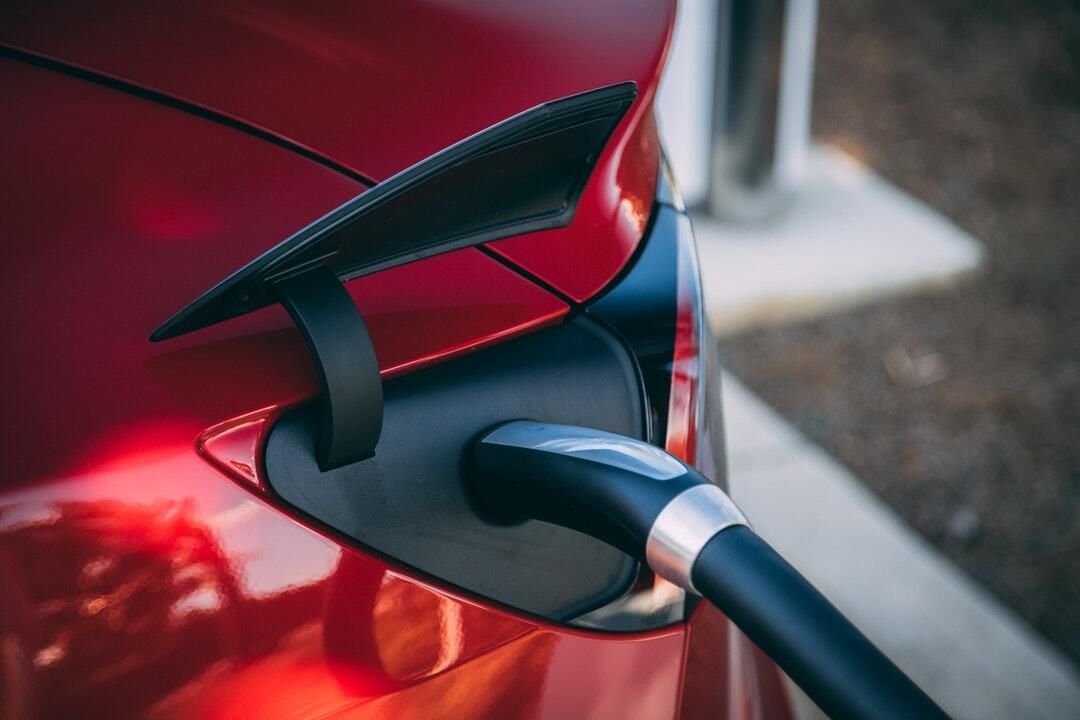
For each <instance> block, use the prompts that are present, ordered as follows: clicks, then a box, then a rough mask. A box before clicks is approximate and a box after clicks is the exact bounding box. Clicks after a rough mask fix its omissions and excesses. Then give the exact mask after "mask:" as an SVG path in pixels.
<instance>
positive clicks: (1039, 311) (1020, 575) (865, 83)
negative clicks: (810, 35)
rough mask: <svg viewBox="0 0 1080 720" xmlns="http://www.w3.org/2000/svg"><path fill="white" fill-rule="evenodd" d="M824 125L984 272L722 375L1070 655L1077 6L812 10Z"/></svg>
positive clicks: (817, 108) (825, 6)
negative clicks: (955, 230)
mask: <svg viewBox="0 0 1080 720" xmlns="http://www.w3.org/2000/svg"><path fill="white" fill-rule="evenodd" d="M814 123H815V134H816V136H817V138H818V140H819V141H820V142H825V143H831V144H834V145H838V146H839V147H841V148H843V149H844V150H845V151H847V152H848V153H850V154H852V155H855V156H856V157H859V158H861V159H863V160H864V161H865V162H866V163H867V164H869V165H870V166H872V167H874V168H875V169H877V170H878V171H879V172H881V173H882V174H883V175H885V176H886V177H888V178H889V179H890V180H892V181H893V182H895V183H896V184H897V185H899V186H900V187H902V188H904V189H905V190H907V191H909V192H911V193H912V194H913V195H915V196H916V197H918V198H920V199H921V200H923V201H925V202H927V203H928V204H930V205H932V206H933V207H935V208H937V209H938V210H939V211H941V212H942V213H944V214H945V215H947V216H948V217H949V218H951V219H952V220H953V221H955V222H956V223H958V224H959V225H961V226H962V227H964V228H965V229H967V230H968V231H970V232H972V233H973V234H974V235H975V236H976V237H978V238H980V239H981V240H982V241H984V242H985V243H986V245H987V260H986V268H985V272H984V274H983V275H982V276H981V277H979V278H976V279H975V280H973V281H969V282H968V283H966V284H964V285H963V286H961V287H957V288H955V289H952V290H948V291H943V292H940V293H934V294H925V295H921V296H918V297H912V298H907V299H902V300H897V301H892V302H889V303H888V304H883V305H879V306H875V307H869V308H864V309H862V310H858V311H854V312H849V313H846V314H843V315H838V316H834V317H831V318H829V319H826V320H822V321H818V322H813V323H807V324H802V325H796V326H789V327H785V328H780V329H770V330H761V331H755V332H750V333H744V334H742V335H739V336H736V337H733V338H729V339H727V340H725V341H723V342H722V343H721V352H722V356H723V359H724V361H725V363H726V365H727V366H728V367H729V368H730V369H731V370H732V371H733V372H734V374H735V375H736V376H738V377H739V378H741V379H742V380H743V381H744V382H746V383H747V384H748V385H750V386H751V387H752V388H753V389H754V390H755V391H756V392H757V393H758V394H759V395H761V396H763V397H764V398H765V399H766V400H767V401H768V402H769V403H770V404H772V405H773V406H774V407H776V408H777V409H779V410H780V411H781V412H782V413H784V414H785V415H786V416H787V417H788V418H789V419H791V420H792V421H793V422H794V423H795V424H796V425H797V426H799V428H800V429H801V430H802V431H803V432H805V433H806V434H807V435H808V436H810V437H811V438H812V439H813V440H814V441H816V442H817V443H818V444H820V445H821V446H822V447H824V448H825V449H827V450H828V451H830V452H831V453H833V454H834V455H835V456H836V457H838V458H839V459H840V460H841V461H842V462H843V463H844V464H846V465H847V466H848V467H850V468H851V469H852V470H853V471H854V472H855V474H856V475H858V476H859V477H861V478H863V479H864V480H865V481H866V482H867V483H868V484H869V485H870V486H871V487H872V489H874V490H875V491H877V492H878V493H879V494H880V495H881V496H882V497H883V498H884V499H885V500H886V501H888V502H889V503H890V504H891V505H892V506H893V507H894V508H895V509H896V510H897V511H898V512H899V513H901V514H902V515H903V516H904V518H905V519H906V520H907V521H908V522H909V523H910V524H911V525H912V526H913V527H914V528H915V529H916V530H918V531H919V532H921V533H922V534H923V535H924V536H925V537H927V538H928V539H929V540H930V541H931V542H933V543H934V544H935V545H937V546H938V547H939V548H940V549H941V550H943V551H944V552H945V553H946V554H947V555H948V556H949V557H950V558H952V559H953V560H955V561H956V562H957V563H958V564H960V565H961V566H962V567H964V568H966V569H967V570H968V571H969V572H971V573H972V574H973V575H974V576H975V577H977V578H978V579H980V580H981V581H982V582H983V583H985V584H986V585H987V586H988V587H989V588H990V589H991V590H993V591H994V592H996V593H997V594H998V595H999V596H1000V597H1001V598H1002V599H1004V600H1005V601H1006V602H1007V603H1008V604H1010V605H1012V606H1013V607H1014V608H1016V609H1017V610H1018V611H1019V612H1020V613H1021V614H1022V615H1023V616H1024V617H1026V618H1027V619H1028V620H1029V621H1030V622H1031V623H1032V624H1033V625H1034V626H1035V627H1036V628H1037V629H1039V630H1040V631H1041V632H1042V633H1043V634H1044V635H1045V636H1046V637H1047V638H1048V639H1050V641H1051V642H1053V643H1054V644H1056V645H1057V646H1058V647H1060V648H1061V649H1062V650H1064V651H1065V652H1066V653H1067V654H1069V655H1070V656H1071V657H1072V658H1073V660H1074V661H1080V512H1078V509H1080V4H1078V3H1075V2H1065V1H1064V0H1059V1H1057V2H1021V1H1020V0H991V1H988V2H987V1H984V2H974V1H965V2H961V1H960V0H944V1H943V2H936V3H931V2H922V3H892V2H887V1H886V0H824V2H822V3H821V8H820V35H819V39H818V64H817V75H816V78H815V102H814ZM897 582H901V583H902V582H903V579H902V578H901V579H898V581H897Z"/></svg>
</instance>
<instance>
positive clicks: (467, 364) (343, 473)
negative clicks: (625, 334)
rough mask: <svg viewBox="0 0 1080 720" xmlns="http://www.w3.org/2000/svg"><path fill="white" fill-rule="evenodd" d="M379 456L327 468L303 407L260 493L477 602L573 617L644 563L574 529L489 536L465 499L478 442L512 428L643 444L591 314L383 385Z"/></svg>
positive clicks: (273, 455) (619, 350)
mask: <svg viewBox="0 0 1080 720" xmlns="http://www.w3.org/2000/svg"><path fill="white" fill-rule="evenodd" d="M383 390H384V403H385V419H384V424H383V430H382V437H381V439H380V441H379V450H378V454H377V455H376V456H375V457H374V458H371V459H369V460H365V461H363V462H357V463H352V464H350V465H346V466H343V467H341V468H337V469H332V470H328V471H323V470H322V469H320V468H319V467H318V465H317V463H316V462H315V459H314V448H315V444H316V442H317V436H318V430H319V421H318V413H317V410H316V408H314V407H312V406H306V407H304V408H300V409H297V410H295V411H292V412H290V413H287V414H286V415H285V416H283V417H282V418H281V419H280V420H279V421H278V422H277V423H276V424H275V426H274V428H273V429H272V430H271V432H270V435H269V438H268V440H267V443H266V450H265V455H264V467H265V471H266V479H267V484H268V485H269V486H270V488H271V490H272V491H273V492H274V493H275V494H277V495H278V496H279V497H280V498H281V499H282V500H283V501H284V503H286V504H288V505H290V506H292V507H294V508H296V509H297V510H298V511H299V512H300V513H302V514H303V515H305V516H307V517H308V518H311V519H313V520H315V521H317V522H319V523H321V524H323V525H325V526H327V527H328V528H331V529H332V530H334V531H336V532H338V533H341V534H342V535H344V536H346V537H348V538H350V539H351V541H352V542H354V543H359V544H362V545H363V546H365V548H366V549H367V550H369V551H371V552H374V553H376V554H379V555H382V556H384V557H388V558H391V559H393V560H394V561H396V562H397V563H400V564H403V565H405V566H407V567H409V568H410V571H413V572H420V573H423V574H425V575H428V576H431V577H434V578H438V579H440V580H441V581H443V582H445V583H449V584H452V585H454V586H456V587H459V588H462V589H464V590H467V591H470V592H473V593H476V594H477V595H480V596H482V597H484V598H487V599H489V600H493V601H495V602H498V603H501V604H503V605H506V606H508V607H513V608H516V609H517V610H521V611H524V612H527V613H532V614H535V615H539V616H542V617H545V618H548V619H551V620H555V621H560V622H564V621H569V620H571V619H573V618H575V617H578V616H580V615H582V614H584V613H587V612H590V611H591V610H593V609H595V608H598V607H602V606H605V605H607V604H608V603H610V602H611V601H613V600H615V599H616V598H618V597H620V596H621V595H623V594H624V593H625V592H626V591H627V590H628V589H629V588H630V587H631V585H632V584H633V582H634V580H635V578H636V577H637V569H638V565H637V563H636V562H634V561H633V560H632V559H631V558H629V557H628V556H626V555H625V554H624V553H622V552H620V551H618V550H616V549H614V548H611V547H609V546H606V545H605V544H604V543H601V542H599V541H597V540H594V539H592V538H589V537H586V536H585V535H582V534H580V533H577V532H574V531H571V530H566V529H564V528H558V527H556V526H554V525H549V524H547V523H539V522H528V523H523V524H520V525H514V526H509V527H508V526H503V527H498V526H493V525H491V524H489V523H486V522H484V521H483V520H482V519H481V518H479V517H478V516H477V514H476V513H475V511H474V509H473V507H472V505H471V503H470V501H469V498H468V497H467V495H466V491H465V488H466V486H467V482H466V477H467V474H468V472H469V468H468V466H467V464H466V458H467V454H468V451H469V448H470V446H471V444H472V442H473V440H474V439H475V438H476V437H478V436H479V435H481V434H482V433H484V432H485V431H486V430H488V429H489V428H490V427H492V426H493V425H495V424H497V423H500V422H503V421H505V420H506V419H507V418H514V417H531V418H534V419H537V420H541V421H546V422H559V423H570V424H579V425H589V426H591V427H599V428H603V429H606V430H608V431H610V432H617V433H620V434H624V435H629V436H631V437H636V438H643V437H644V434H645V433H644V427H643V426H642V421H641V417H642V416H641V411H640V408H641V406H642V404H643V400H642V398H641V394H640V390H639V385H638V380H637V376H636V372H635V368H634V367H633V360H632V358H631V357H630V356H629V355H628V354H627V352H626V350H625V349H624V348H623V347H622V346H621V345H620V344H619V343H618V342H617V340H616V339H615V338H614V337H613V336H612V334H611V333H610V332H608V331H606V330H604V329H602V328H601V327H599V326H598V325H597V324H596V323H594V322H592V321H591V320H589V319H588V318H585V317H579V318H577V319H575V320H573V321H570V322H568V323H566V324H564V325H559V326H557V327H553V328H548V329H546V330H541V331H538V332H536V333H533V334H530V335H528V336H526V337H523V338H519V339H516V340H511V341H509V342H506V343H503V344H500V345H497V346H494V347H491V348H488V349H485V350H483V351H480V352H477V353H475V354H473V355H468V356H465V357H461V358H457V359H455V360H451V361H448V362H445V363H442V364H440V365H437V366H435V367H431V368H428V369H425V370H420V371H418V372H415V373H410V374H409V375H405V376H402V377H400V378H395V379H394V380H391V381H389V382H387V383H386V384H385V385H384V388H383Z"/></svg>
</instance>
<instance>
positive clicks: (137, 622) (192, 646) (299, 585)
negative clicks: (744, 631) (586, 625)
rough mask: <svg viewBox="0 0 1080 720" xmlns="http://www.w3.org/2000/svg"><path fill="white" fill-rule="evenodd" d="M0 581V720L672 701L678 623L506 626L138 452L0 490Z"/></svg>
mask: <svg viewBox="0 0 1080 720" xmlns="http://www.w3.org/2000/svg"><path fill="white" fill-rule="evenodd" d="M0 576H2V578H3V581H4V582H3V587H4V601H3V603H2V605H0V606H2V607H3V608H4V613H3V615H2V616H0V646H2V647H4V648H5V649H6V650H7V652H6V654H5V655H4V656H3V662H2V665H0V669H2V672H3V675H4V678H3V679H4V680H5V682H6V683H8V684H9V685H8V686H9V687H12V688H13V689H14V694H12V695H9V696H7V697H4V698H3V702H5V703H8V705H7V706H6V708H5V709H10V708H11V707H13V706H15V705H16V704H18V705H21V706H22V707H23V708H24V709H25V710H26V714H24V715H17V714H11V715H6V717H15V718H18V717H39V716H40V717H46V718H51V717H70V716H71V712H72V709H73V708H79V712H80V714H81V715H82V716H84V717H113V718H119V717H139V716H148V717H165V718H169V717H175V718H189V717H209V718H251V717H280V718H310V717H314V716H318V717H344V716H348V717H371V718H383V717H394V718H397V717H490V718H506V717H517V716H528V717H549V718H562V717H567V716H580V715H589V716H593V717H612V718H615V717H627V716H632V715H634V714H635V713H636V712H638V711H639V710H640V709H641V708H648V709H650V715H649V716H650V717H672V716H673V713H674V704H675V699H676V698H677V695H678V692H677V691H678V683H679V669H680V656H681V653H682V646H683V638H684V630H683V629H682V628H681V627H677V628H673V629H671V630H667V631H663V632H658V633H653V634H650V635H643V636H626V637H622V636H620V637H617V638H601V637H598V636H596V635H591V634H587V633H579V632H568V631H566V630H565V629H561V628H554V627H550V626H546V625H543V624H539V623H535V622H530V621H528V620H525V619H523V618H519V617H514V616H512V615H509V614H506V613H504V612H501V611H499V610H496V609H493V608H490V607H486V606H483V605H480V604H478V603H476V602H474V601H472V600H470V599H468V598H465V597H463V596H460V595H458V594H455V593H454V592H452V591H450V590H448V589H445V588H438V587H435V586H433V585H430V584H427V583H425V582H423V581H422V580H419V579H416V578H413V577H409V576H407V575H405V574H403V573H402V572H401V571H398V570H396V569H394V568H393V567H391V566H390V565H387V564H386V563H384V562H382V561H379V560H377V559H375V558H373V557H370V556H367V555H364V554H361V553H359V552H356V551H352V550H349V549H347V548H344V547H343V546H342V545H341V544H339V543H338V542H336V541H335V540H333V539H332V538H328V537H325V536H322V535H320V534H319V533H316V532H313V531H312V530H311V529H310V528H308V527H305V526H303V525H301V524H300V523H297V522H295V521H294V520H292V519H290V518H288V517H286V516H285V515H283V514H282V513H281V512H280V511H279V510H277V509H275V508H273V507H271V506H270V505H268V504H267V503H266V502H264V501H262V500H260V499H258V498H257V497H255V496H253V495H252V494H251V493H249V492H246V491H245V490H243V489H242V488H241V487H240V486H238V485H235V484H233V483H232V482H229V481H227V480H223V478H222V477H221V475H220V474H218V473H217V471H216V470H215V469H214V468H212V467H211V466H210V465H208V464H207V463H205V462H203V460H202V459H201V458H199V457H198V456H196V455H195V454H194V453H193V452H191V450H190V448H180V447H176V448H172V449H169V450H166V451H163V450H162V448H161V446H160V445H159V444H158V443H156V442H154V443H150V444H148V445H147V447H145V448H144V451H143V452H141V453H140V452H136V451H135V450H134V449H132V450H131V451H129V452H128V453H127V454H126V455H125V457H124V459H123V462H121V463H118V464H116V465H115V466H113V467H109V468H103V467H101V466H94V467H92V468H88V472H87V474H72V475H69V476H67V477H65V478H63V479H59V480H57V481H55V482H52V483H49V484H47V485H42V486H37V487H29V488H24V489H22V490H16V491H12V492H8V493H6V494H5V495H4V496H3V499H2V502H0ZM611 673H615V674H616V676H617V677H619V679H620V682H618V683H609V682H604V680H608V679H610V677H611ZM13 681H14V682H13ZM654 710H655V713H653V712H652V711H654Z"/></svg>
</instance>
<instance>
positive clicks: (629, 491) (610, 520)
mask: <svg viewBox="0 0 1080 720" xmlns="http://www.w3.org/2000/svg"><path fill="white" fill-rule="evenodd" d="M473 461H474V463H475V472H473V473H471V475H472V478H471V480H470V481H471V483H472V487H471V488H470V494H471V496H472V497H474V498H475V501H476V504H477V506H478V508H479V510H480V511H481V513H482V514H484V515H486V516H488V517H490V518H493V519H495V520H497V521H501V522H507V521H520V520H525V519H530V518H531V519H536V520H543V521H546V522H551V523H555V524H557V525H562V526H564V527H569V528H572V529H574V530H578V531H579V532H583V533H586V534H588V535H592V536H593V537H596V538H599V539H601V540H604V541H605V542H607V543H610V544H612V545H614V546H616V547H619V548H621V549H622V550H623V551H625V552H627V553H628V554H630V555H632V556H634V557H636V558H638V559H639V560H643V561H645V562H646V563H648V565H649V567H650V568H651V569H652V570H653V571H654V572H655V573H656V574H658V575H660V576H662V577H664V578H666V579H668V580H670V581H671V582H673V583H675V584H677V585H679V586H680V587H682V588H684V589H685V590H687V591H690V592H695V593H698V594H700V595H702V596H703V597H705V598H706V599H707V600H709V601H710V602H711V603H713V604H714V605H715V606H716V607H717V608H719V609H720V610H721V611H722V612H724V613H725V614H726V615H727V616H728V617H729V618H730V619H731V621H732V622H734V623H735V624H736V625H737V626H738V627H739V628H740V629H741V630H742V631H743V632H744V633H746V635H747V636H748V637H749V638H750V639H751V640H753V641H754V642H755V643H757V645H758V646H759V647H760V648H761V649H762V650H763V651H765V653H766V654H768V655H769V656H770V657H772V658H773V660H774V661H775V662H776V663H777V665H779V666H780V667H781V668H782V669H783V670H784V671H785V672H786V673H787V674H788V675H789V676H790V677H791V679H792V680H794V681H795V683H796V684H797V685H799V687H801V688H802V689H803V691H804V692H806V694H807V695H808V696H809V697H810V699H811V700H813V701H814V702H815V703H817V705H818V706H819V707H820V708H821V709H822V710H823V711H824V712H825V713H826V714H827V715H828V716H829V717H831V718H833V720H849V719H850V720H879V719H880V720H900V719H901V718H904V719H906V718H926V719H929V720H933V719H934V718H946V717H947V716H946V715H945V713H944V712H943V711H942V710H941V709H940V708H939V707H938V706H937V705H935V704H934V702H933V701H932V700H930V698H928V697H927V696H926V694H925V693H923V692H922V690H920V689H919V688H918V687H917V686H916V685H915V684H914V683H913V682H912V681H911V680H910V679H909V678H908V677H907V676H906V675H905V674H904V673H903V672H901V671H900V670H899V669H898V668H897V667H896V666H895V665H894V664H893V663H892V662H891V661H890V660H889V659H888V658H886V657H885V656H884V655H883V654H882V653H881V651H879V650H878V649H877V648H876V647H874V645H873V644H872V643H871V642H870V641H869V640H868V639H867V638H866V637H865V636H864V635H863V634H862V633H860V632H859V631H858V630H857V629H856V628H855V627H854V626H853V625H852V624H851V623H850V622H849V621H848V620H847V619H846V618H845V617H844V616H843V615H842V614H841V613H840V611H838V610H837V609H836V608H835V607H833V606H832V604H830V603H829V601H828V600H826V599H825V597H824V596H822V595H821V593H819V592H818V591H817V590H816V589H815V588H814V587H813V586H812V585H811V584H810V583H809V582H808V581H807V580H806V579H805V578H804V577H803V576H802V575H800V574H799V573H798V571H796V570H795V569H794V568H793V567H791V565H789V564H788V563H787V562H786V561H785V560H784V559H783V558H782V557H780V555H779V554H777V553H776V551H775V550H773V549H772V548H771V547H770V546H769V545H768V543H766V542H765V541H764V540H762V539H761V538H760V537H759V536H758V535H757V534H755V533H754V532H753V530H752V529H751V528H750V526H749V523H748V522H747V521H746V518H745V517H743V515H742V513H741V512H740V511H739V509H738V508H737V507H736V506H735V504H734V503H733V502H732V501H731V499H730V498H729V497H728V496H727V495H726V494H725V493H724V492H723V491H722V490H721V489H720V488H718V487H716V486H715V485H713V484H711V483H710V482H709V481H708V480H707V479H706V478H705V477H703V476H702V475H700V474H699V473H698V472H697V471H696V470H694V469H693V468H691V467H689V466H688V465H686V464H684V463H683V462H682V461H680V460H679V459H677V458H676V457H674V456H673V455H671V454H669V453H667V452H665V451H664V450H661V449H660V448H657V447H654V446H653V445H649V444H648V443H644V442H641V441H639V440H633V439H631V438H627V437H623V436H621V435H615V434H612V433H606V432H601V431H598V430H590V429H587V428H581V427H573V426H567V425H551V424H544V423H536V422H529V421H524V420H519V421H514V422H509V423H506V424H504V425H500V426H498V427H496V428H494V429H493V430H491V431H490V432H488V433H487V434H486V435H484V436H483V437H482V438H480V439H479V440H478V441H477V442H476V444H475V445H474V447H473Z"/></svg>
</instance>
